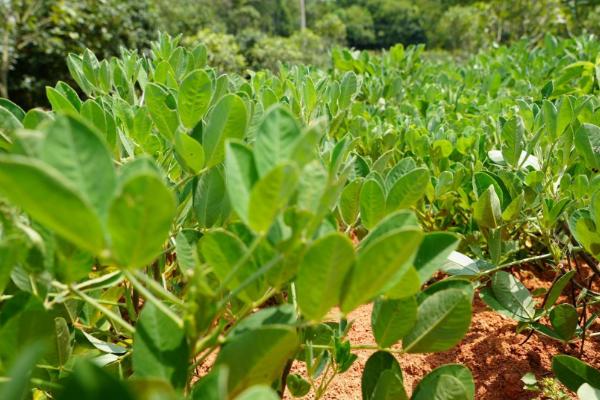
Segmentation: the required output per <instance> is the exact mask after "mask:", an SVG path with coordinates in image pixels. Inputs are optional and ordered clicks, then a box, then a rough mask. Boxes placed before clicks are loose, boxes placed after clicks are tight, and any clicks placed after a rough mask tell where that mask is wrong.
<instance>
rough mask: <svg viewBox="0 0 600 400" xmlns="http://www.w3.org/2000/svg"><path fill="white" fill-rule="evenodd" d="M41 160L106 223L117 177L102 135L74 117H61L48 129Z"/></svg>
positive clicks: (42, 147) (41, 151)
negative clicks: (70, 186)
mask: <svg viewBox="0 0 600 400" xmlns="http://www.w3.org/2000/svg"><path fill="white" fill-rule="evenodd" d="M40 158H41V159H42V161H45V162H46V163H48V165H51V166H53V167H54V168H56V170H57V171H59V172H60V173H61V174H62V175H63V176H64V177H65V178H66V179H67V180H69V181H70V182H71V183H72V184H73V185H74V186H75V187H76V188H77V189H78V191H79V193H81V194H82V195H83V197H84V199H85V200H86V201H87V202H89V203H90V204H91V205H92V206H93V207H94V210H95V211H96V213H97V214H98V216H99V217H100V218H101V219H104V217H105V216H106V213H107V211H108V205H109V202H110V199H111V198H112V197H113V193H114V191H115V186H116V174H115V170H114V167H113V161H112V157H111V154H110V151H109V150H108V148H107V147H106V144H105V143H104V142H103V141H102V139H100V136H99V132H97V131H96V130H94V129H93V128H91V127H90V126H88V125H87V124H85V123H84V122H82V121H80V120H79V119H76V118H74V117H58V118H57V119H56V120H55V121H54V122H53V123H52V124H51V125H50V126H49V127H48V130H47V134H46V137H45V139H44V142H43V143H42V146H41V150H40Z"/></svg>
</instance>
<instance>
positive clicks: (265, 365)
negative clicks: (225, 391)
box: [215, 326, 299, 396]
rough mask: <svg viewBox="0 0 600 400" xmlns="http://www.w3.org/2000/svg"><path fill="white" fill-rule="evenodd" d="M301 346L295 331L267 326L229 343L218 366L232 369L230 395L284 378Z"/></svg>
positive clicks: (217, 361)
mask: <svg viewBox="0 0 600 400" xmlns="http://www.w3.org/2000/svg"><path fill="white" fill-rule="evenodd" d="M298 346H299V342H298V335H297V334H296V330H295V328H288V327H283V326H282V327H277V326H265V327H261V328H257V329H254V330H251V331H248V332H245V333H243V334H240V335H236V336H234V337H233V338H232V339H231V340H228V341H227V342H226V343H225V345H224V346H223V348H222V349H221V351H220V353H219V355H218V357H217V360H216V362H215V365H216V366H219V365H226V366H227V367H228V368H229V384H228V387H229V395H230V396H236V395H237V394H239V393H240V392H242V391H243V390H244V389H246V388H248V387H250V386H252V385H257V384H266V385H269V384H271V383H272V382H273V380H275V378H277V377H280V376H281V374H282V372H283V369H284V367H285V364H286V362H287V361H288V360H289V359H290V358H292V357H293V356H294V354H295V353H296V351H297V350H298ZM241 354H243V355H244V356H243V357H240V355H241Z"/></svg>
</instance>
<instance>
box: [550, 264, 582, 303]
mask: <svg viewBox="0 0 600 400" xmlns="http://www.w3.org/2000/svg"><path fill="white" fill-rule="evenodd" d="M575 273H576V271H575V270H573V271H569V272H567V273H566V274H564V275H562V276H561V277H560V278H558V279H557V280H556V282H554V284H553V285H552V287H551V288H550V291H549V293H548V297H546V303H545V304H544V308H545V309H546V310H548V309H550V307H552V306H553V305H554V303H556V300H558V298H559V297H560V294H561V293H562V291H563V290H564V289H565V287H566V286H567V284H568V283H569V282H570V281H571V278H573V276H574V275H575Z"/></svg>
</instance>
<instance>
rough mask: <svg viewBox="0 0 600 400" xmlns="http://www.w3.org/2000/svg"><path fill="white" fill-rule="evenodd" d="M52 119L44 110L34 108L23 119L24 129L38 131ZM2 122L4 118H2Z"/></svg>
mask: <svg viewBox="0 0 600 400" xmlns="http://www.w3.org/2000/svg"><path fill="white" fill-rule="evenodd" d="M0 113H2V111H0ZM51 119H52V117H51V116H50V114H49V113H47V112H45V111H44V110H42V109H39V108H32V109H31V110H29V111H27V114H25V118H23V127H24V128H25V129H38V128H39V127H40V125H41V124H42V123H43V122H44V121H50V120H51ZM0 120H2V118H0ZM1 130H2V129H1V127H0V131H1Z"/></svg>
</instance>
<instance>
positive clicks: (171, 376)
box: [133, 302, 189, 388]
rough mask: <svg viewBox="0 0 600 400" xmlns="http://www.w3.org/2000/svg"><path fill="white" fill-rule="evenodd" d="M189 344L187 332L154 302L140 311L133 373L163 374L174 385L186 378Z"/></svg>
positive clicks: (134, 346)
mask: <svg viewBox="0 0 600 400" xmlns="http://www.w3.org/2000/svg"><path fill="white" fill-rule="evenodd" d="M188 357H189V348H188V344H187V340H186V338H185V332H184V330H183V328H182V327H180V326H178V325H177V324H176V323H175V322H174V321H173V320H172V319H171V318H170V317H169V316H167V315H166V314H165V313H163V312H162V311H161V310H160V309H159V308H158V307H156V306H155V305H154V304H153V303H151V302H146V304H145V305H144V308H143V309H142V312H141V313H140V316H139V319H138V323H137V325H136V327H135V334H134V336H133V373H134V376H136V377H140V378H142V377H143V378H162V379H165V380H166V381H168V382H170V383H171V384H172V385H173V387H175V388H183V387H184V386H185V384H186V382H187V370H188Z"/></svg>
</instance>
